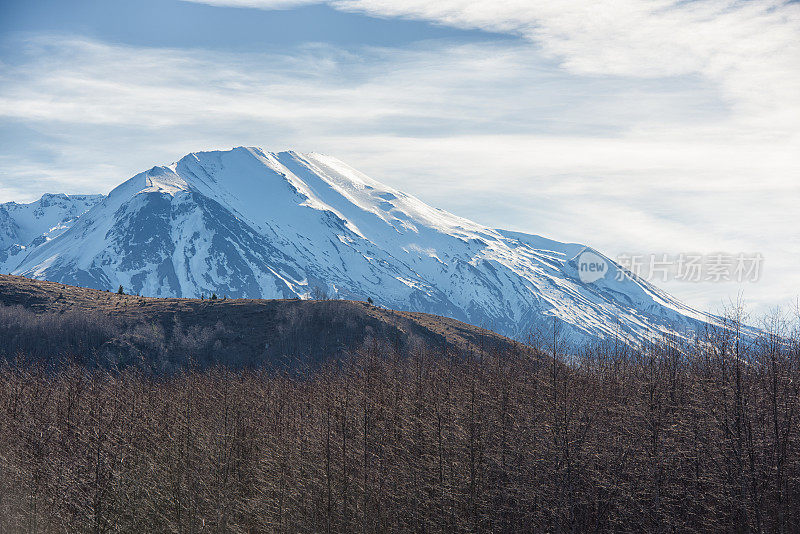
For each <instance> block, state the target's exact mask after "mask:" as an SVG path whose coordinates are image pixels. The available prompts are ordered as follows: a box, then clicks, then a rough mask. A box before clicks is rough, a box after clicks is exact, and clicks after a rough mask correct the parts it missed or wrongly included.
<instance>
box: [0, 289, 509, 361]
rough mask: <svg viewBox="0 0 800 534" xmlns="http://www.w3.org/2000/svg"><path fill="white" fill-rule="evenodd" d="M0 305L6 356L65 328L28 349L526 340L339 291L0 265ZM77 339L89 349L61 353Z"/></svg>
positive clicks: (242, 351)
mask: <svg viewBox="0 0 800 534" xmlns="http://www.w3.org/2000/svg"><path fill="white" fill-rule="evenodd" d="M0 305H2V307H4V308H3V310H2V311H3V313H2V314H0V347H3V348H0V351H3V350H4V351H5V352H6V355H7V356H13V355H14V353H15V352H17V351H18V350H24V352H26V353H30V352H31V349H30V344H31V343H33V341H31V340H30V339H28V338H35V337H37V336H39V337H40V338H41V337H48V336H50V337H57V336H59V335H62V334H63V336H64V338H65V339H64V342H63V343H59V342H55V343H53V344H46V346H43V345H42V340H41V339H37V340H36V341H35V343H37V344H38V345H37V346H38V349H36V350H38V354H34V355H36V356H38V357H40V358H41V357H44V358H53V357H58V356H83V357H87V354H88V353H94V354H100V355H102V358H101V360H102V361H105V360H108V359H111V360H112V361H118V362H120V363H123V364H124V363H126V362H129V363H132V362H140V361H146V362H150V363H152V361H155V360H157V359H158V358H162V359H166V361H168V362H169V363H170V365H172V366H174V365H181V364H182V362H183V359H184V358H188V357H189V356H192V357H193V358H196V359H202V358H205V359H206V360H210V361H208V362H205V363H214V362H221V363H232V364H233V365H235V366H238V365H248V366H251V365H254V366H263V365H273V364H279V363H285V362H290V363H292V364H300V365H305V364H308V363H313V362H318V361H320V360H321V359H323V358H326V357H328V356H332V355H333V356H335V355H337V354H343V353H345V352H347V351H354V350H357V349H359V348H363V347H365V346H369V345H370V340H377V341H379V342H381V343H386V344H389V345H391V346H392V347H394V348H396V349H398V351H399V352H401V353H408V352H409V351H410V350H412V349H413V348H414V347H415V345H423V346H425V347H427V348H428V349H429V350H434V351H437V352H440V353H449V354H462V355H465V354H469V353H479V352H481V351H487V352H488V351H494V350H500V351H509V350H512V351H523V350H525V349H524V347H523V346H522V345H520V344H518V343H516V342H514V341H512V340H510V339H508V338H505V337H503V336H501V335H499V334H496V333H494V332H491V331H489V330H485V329H482V328H477V327H474V326H471V325H468V324H466V323H462V322H460V321H456V320H454V319H449V318H446V317H438V316H435V315H429V314H425V313H416V312H404V311H395V310H389V309H385V308H381V307H377V306H372V305H369V304H367V303H365V302H356V301H346V300H324V301H323V300H295V299H285V300H256V299H219V300H214V301H212V300H209V299H205V300H200V299H179V298H151V297H139V296H135V295H118V294H116V293H113V292H108V291H99V290H94V289H87V288H82V287H76V286H69V285H64V284H59V283H55V282H47V281H40V280H33V279H29V278H24V277H19V276H10V275H0ZM75 324H77V325H78V326H77V327H76V326H74V325H75ZM48 325H49V326H48ZM60 330H63V331H64V332H59V331H60ZM74 330H79V331H80V332H74ZM83 334H85V339H84V337H80V335H83ZM70 336H73V337H70ZM74 336H79V337H77V338H75V337H74ZM70 340H72V341H70ZM76 347H77V348H76ZM81 348H82V349H83V350H82V351H83V352H84V353H87V354H84V355H75V354H64V353H65V352H68V351H72V352H75V351H81ZM36 350H34V351H33V352H36ZM192 351H194V352H196V353H197V354H190V353H192ZM161 366H162V367H163V365H161ZM157 367H158V366H157Z"/></svg>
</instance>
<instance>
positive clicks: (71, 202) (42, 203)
mask: <svg viewBox="0 0 800 534" xmlns="http://www.w3.org/2000/svg"><path fill="white" fill-rule="evenodd" d="M103 198H104V197H103V195H70V196H67V195H63V194H60V195H53V194H50V193H48V194H45V195H43V196H42V198H40V199H39V200H37V201H36V202H31V203H30V204H17V203H16V202H7V203H5V204H0V271H2V272H9V271H11V270H12V269H13V268H14V267H16V266H17V265H18V264H19V263H20V261H21V260H22V259H23V258H24V257H25V255H26V253H27V252H30V251H32V250H34V249H35V248H37V247H38V246H39V245H42V244H44V243H46V242H48V241H50V240H51V239H54V238H56V237H58V236H59V235H61V234H62V233H64V232H65V231H67V230H68V229H69V227H70V226H72V223H74V222H75V220H76V219H77V218H78V217H79V216H80V215H82V214H83V213H85V212H86V211H87V210H88V209H89V208H91V207H92V206H94V205H95V204H97V203H98V202H100V201H101V200H103Z"/></svg>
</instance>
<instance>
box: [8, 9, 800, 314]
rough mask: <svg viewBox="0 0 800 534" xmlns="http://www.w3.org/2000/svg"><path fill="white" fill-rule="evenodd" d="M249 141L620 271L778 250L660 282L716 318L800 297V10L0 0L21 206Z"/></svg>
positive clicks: (11, 170) (12, 165)
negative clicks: (556, 244)
mask: <svg viewBox="0 0 800 534" xmlns="http://www.w3.org/2000/svg"><path fill="white" fill-rule="evenodd" d="M241 145H246V146H259V147H262V148H264V149H265V150H270V151H278V150H286V149H292V150H297V151H300V152H322V153H326V154H330V155H333V156H336V157H337V158H339V159H341V160H343V161H345V162H347V163H349V164H350V165H352V166H353V167H355V168H357V169H359V170H361V171H362V172H365V173H367V174H368V175H370V176H372V177H373V178H375V179H376V180H378V181H381V182H384V183H386V184H388V185H391V186H393V187H396V188H398V189H401V190H403V191H405V192H407V193H410V194H413V195H415V196H417V197H419V198H421V199H422V200H424V201H426V202H428V203H429V204H432V205H434V206H436V207H440V208H443V209H446V210H448V211H451V212H454V213H456V214H458V215H460V216H463V217H466V218H469V219H472V220H475V221H477V222H480V223H483V224H486V225H490V226H493V227H497V228H505V229H511V230H518V231H523V232H527V233H533V234H538V235H543V236H546V237H549V238H552V239H557V240H560V241H569V242H579V243H584V244H587V245H590V246H592V247H593V248H595V249H597V250H599V251H601V252H603V253H604V254H606V255H607V256H609V257H611V258H614V259H618V258H623V257H639V258H642V259H643V260H642V261H643V262H644V263H647V261H648V258H653V257H656V258H659V259H660V258H662V255H664V254H667V255H668V257H669V258H676V257H678V256H679V255H682V254H687V255H688V254H691V255H693V256H694V257H697V256H702V257H703V258H710V257H712V256H713V255H716V254H725V255H729V254H730V255H738V254H746V255H748V257H750V256H753V255H756V254H757V255H760V256H759V257H762V258H763V261H762V262H761V263H760V264H759V267H760V268H759V272H758V273H757V274H758V276H757V280H754V281H750V280H747V281H744V282H742V283H738V282H735V281H725V280H718V281H715V280H705V279H703V280H701V281H681V280H675V279H670V278H669V277H668V278H667V279H666V280H664V279H661V278H660V279H657V280H653V281H654V283H656V284H657V285H659V286H660V287H662V288H664V289H666V290H667V291H669V292H671V293H672V294H674V295H675V296H677V297H678V298H680V299H681V300H683V301H685V302H686V303H688V304H690V305H692V306H694V307H696V308H699V309H702V310H707V311H717V312H718V311H721V310H722V309H723V307H725V306H727V305H729V304H730V303H731V302H735V301H739V300H742V301H743V302H744V303H745V305H746V307H747V309H748V310H749V311H750V312H751V313H752V314H753V316H758V315H761V314H765V313H768V312H769V311H771V310H773V309H774V308H776V307H782V308H783V309H788V308H790V307H791V306H792V305H793V303H796V302H797V299H798V295H800V209H798V206H799V205H800V3H798V2H778V1H767V0H749V1H730V0H695V1H686V0H681V1H671V0H670V1H667V0H615V1H602V0H562V1H560V2H544V1H542V2H539V1H535V0H492V1H491V2H489V1H474V0H438V1H436V2H431V1H430V0H425V1H423V0H404V1H402V2H400V1H392V0H332V1H315V0H204V1H201V0H197V1H182V0H139V1H137V2H130V1H122V0H71V1H70V2H63V0H3V1H2V2H0V202H6V201H12V200H14V201H18V202H29V201H33V200H35V199H37V198H38V197H40V196H41V195H42V194H43V193H45V192H65V193H94V192H103V193H107V192H108V191H110V190H111V189H112V188H113V187H114V186H116V185H117V184H119V183H120V182H122V181H124V180H125V179H127V178H129V177H130V176H132V175H134V174H136V173H137V172H140V171H142V170H145V169H148V168H150V167H152V166H153V165H156V164H166V163H170V162H173V161H176V160H178V159H180V158H181V157H182V156H183V155H185V154H187V153H189V152H195V151H199V150H207V149H226V148H231V147H234V146H241ZM643 274H648V272H644V273H643ZM751 278H752V277H751Z"/></svg>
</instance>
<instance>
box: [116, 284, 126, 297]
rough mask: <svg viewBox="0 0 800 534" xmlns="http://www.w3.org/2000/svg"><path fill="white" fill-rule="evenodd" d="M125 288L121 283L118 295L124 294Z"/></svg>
mask: <svg viewBox="0 0 800 534" xmlns="http://www.w3.org/2000/svg"><path fill="white" fill-rule="evenodd" d="M124 294H125V290H124V289H123V288H122V284H120V285H119V289H117V295H124Z"/></svg>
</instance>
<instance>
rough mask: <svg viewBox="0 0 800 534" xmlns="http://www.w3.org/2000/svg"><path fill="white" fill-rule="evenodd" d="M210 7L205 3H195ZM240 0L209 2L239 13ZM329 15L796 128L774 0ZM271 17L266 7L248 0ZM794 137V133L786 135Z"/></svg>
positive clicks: (798, 113) (497, 4)
mask: <svg viewBox="0 0 800 534" xmlns="http://www.w3.org/2000/svg"><path fill="white" fill-rule="evenodd" d="M199 1H203V2H205V3H209V2H208V1H207V0H199ZM240 1H241V0H213V3H214V4H217V5H231V6H232V5H237V4H239V3H240ZM325 3H327V4H329V5H331V6H332V7H335V8H337V9H341V10H346V11H356V12H362V13H366V14H369V15H373V16H378V17H406V18H415V19H422V20H428V21H432V22H436V23H439V24H445V25H451V26H457V27H461V28H472V29H482V30H487V31H494V32H507V33H514V34H518V35H521V36H523V37H525V38H527V39H529V40H531V41H532V42H534V43H536V45H538V46H539V47H541V49H542V51H543V52H544V53H546V54H548V55H549V56H551V57H554V58H556V59H558V60H559V61H560V62H561V65H562V66H563V67H564V68H565V69H567V70H569V71H570V72H574V73H578V74H593V75H616V76H632V77H667V76H679V75H691V74H697V75H700V76H703V77H706V78H707V79H709V80H712V81H714V82H715V83H718V84H719V86H720V87H721V89H722V91H723V94H724V96H725V98H727V99H728V100H729V102H731V103H732V105H735V106H739V107H741V108H742V111H744V112H747V114H748V118H749V119H750V121H749V122H748V123H747V126H753V125H754V124H753V122H757V123H758V126H760V127H761V128H763V129H767V130H770V132H769V133H770V134H773V135H782V134H784V133H786V129H787V128H791V127H792V126H793V125H795V124H797V123H798V121H799V120H800V69H798V65H800V4H798V3H796V2H785V1H777V0H750V1H743V0H695V1H691V2H686V1H683V0H613V1H609V0H606V1H595V0H562V1H559V2H547V1H532V0H494V1H491V2H478V1H475V0H437V1H436V2H431V1H430V0H403V1H397V0H328V1H327V2H325ZM247 5H248V6H250V7H261V8H264V9H272V8H273V6H274V1H273V0H263V1H262V0H247ZM793 133H794V134H796V131H794V130H793Z"/></svg>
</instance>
